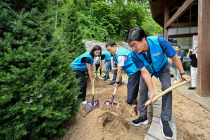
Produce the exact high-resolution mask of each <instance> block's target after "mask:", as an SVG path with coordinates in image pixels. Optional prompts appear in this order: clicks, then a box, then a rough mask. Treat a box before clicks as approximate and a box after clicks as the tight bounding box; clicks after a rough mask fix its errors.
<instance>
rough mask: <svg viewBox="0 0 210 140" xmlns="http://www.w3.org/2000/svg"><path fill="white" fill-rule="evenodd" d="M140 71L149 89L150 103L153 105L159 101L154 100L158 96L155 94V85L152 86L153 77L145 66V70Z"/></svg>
mask: <svg viewBox="0 0 210 140" xmlns="http://www.w3.org/2000/svg"><path fill="white" fill-rule="evenodd" d="M140 71H141V74H142V77H143V78H144V81H145V83H146V84H147V87H148V89H149V93H150V101H151V102H152V103H154V102H156V101H157V99H154V100H153V98H154V97H155V96H156V93H155V89H154V87H153V84H152V77H151V75H150V73H149V71H148V70H147V69H146V67H145V66H144V67H143V68H141V69H140ZM146 94H147V93H146Z"/></svg>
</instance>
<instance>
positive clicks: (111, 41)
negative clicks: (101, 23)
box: [106, 40, 117, 48]
mask: <svg viewBox="0 0 210 140" xmlns="http://www.w3.org/2000/svg"><path fill="white" fill-rule="evenodd" d="M115 45H116V43H115V42H114V41H113V40H109V41H108V42H107V43H106V48H107V47H108V46H110V47H114V46H115ZM116 46H117V45H116Z"/></svg>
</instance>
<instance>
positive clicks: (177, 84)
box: [134, 79, 187, 115]
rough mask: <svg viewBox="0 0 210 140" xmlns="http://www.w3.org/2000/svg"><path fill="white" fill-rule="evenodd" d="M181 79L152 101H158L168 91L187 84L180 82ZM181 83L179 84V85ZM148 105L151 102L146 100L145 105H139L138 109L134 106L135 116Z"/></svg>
mask: <svg viewBox="0 0 210 140" xmlns="http://www.w3.org/2000/svg"><path fill="white" fill-rule="evenodd" d="M181 81H182V79H180V80H179V81H178V82H177V83H176V84H175V85H173V86H171V87H169V88H167V89H166V90H164V91H163V92H162V93H160V94H158V95H157V96H155V97H154V98H153V99H158V98H160V97H162V96H163V95H165V94H166V93H168V92H169V91H172V90H173V89H175V88H177V87H179V86H182V85H184V84H186V83H187V81H184V82H181ZM180 82H181V83H180ZM149 104H151V101H150V100H148V101H147V102H146V103H144V104H142V105H140V106H139V107H137V106H136V105H135V106H134V111H135V113H136V115H138V110H140V109H141V108H143V107H145V106H148V105H149Z"/></svg>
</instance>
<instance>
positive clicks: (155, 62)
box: [133, 36, 168, 73]
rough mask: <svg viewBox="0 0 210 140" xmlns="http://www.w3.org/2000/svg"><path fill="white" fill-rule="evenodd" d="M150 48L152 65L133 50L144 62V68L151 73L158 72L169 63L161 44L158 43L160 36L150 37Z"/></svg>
mask: <svg viewBox="0 0 210 140" xmlns="http://www.w3.org/2000/svg"><path fill="white" fill-rule="evenodd" d="M147 42H148V47H149V48H150V56H151V60H152V63H151V64H149V63H148V62H147V60H146V59H145V58H144V56H143V55H142V54H141V53H140V54H138V53H137V52H136V51H134V50H133V52H134V53H135V54H136V56H137V57H138V58H139V59H140V60H142V61H143V63H144V66H145V67H146V69H147V70H148V71H149V72H150V73H155V72H158V71H159V70H160V69H161V68H162V67H163V66H164V65H165V63H166V62H167V61H168V59H167V57H166V55H165V53H164V52H163V50H162V47H161V46H160V43H159V41H158V36H150V37H147Z"/></svg>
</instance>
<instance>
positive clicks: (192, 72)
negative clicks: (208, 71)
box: [190, 66, 197, 87]
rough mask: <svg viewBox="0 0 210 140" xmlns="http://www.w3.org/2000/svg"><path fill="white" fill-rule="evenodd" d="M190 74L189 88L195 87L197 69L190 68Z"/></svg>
mask: <svg viewBox="0 0 210 140" xmlns="http://www.w3.org/2000/svg"><path fill="white" fill-rule="evenodd" d="M190 72H191V77H192V81H191V87H197V68H195V67H192V66H191V67H190Z"/></svg>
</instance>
